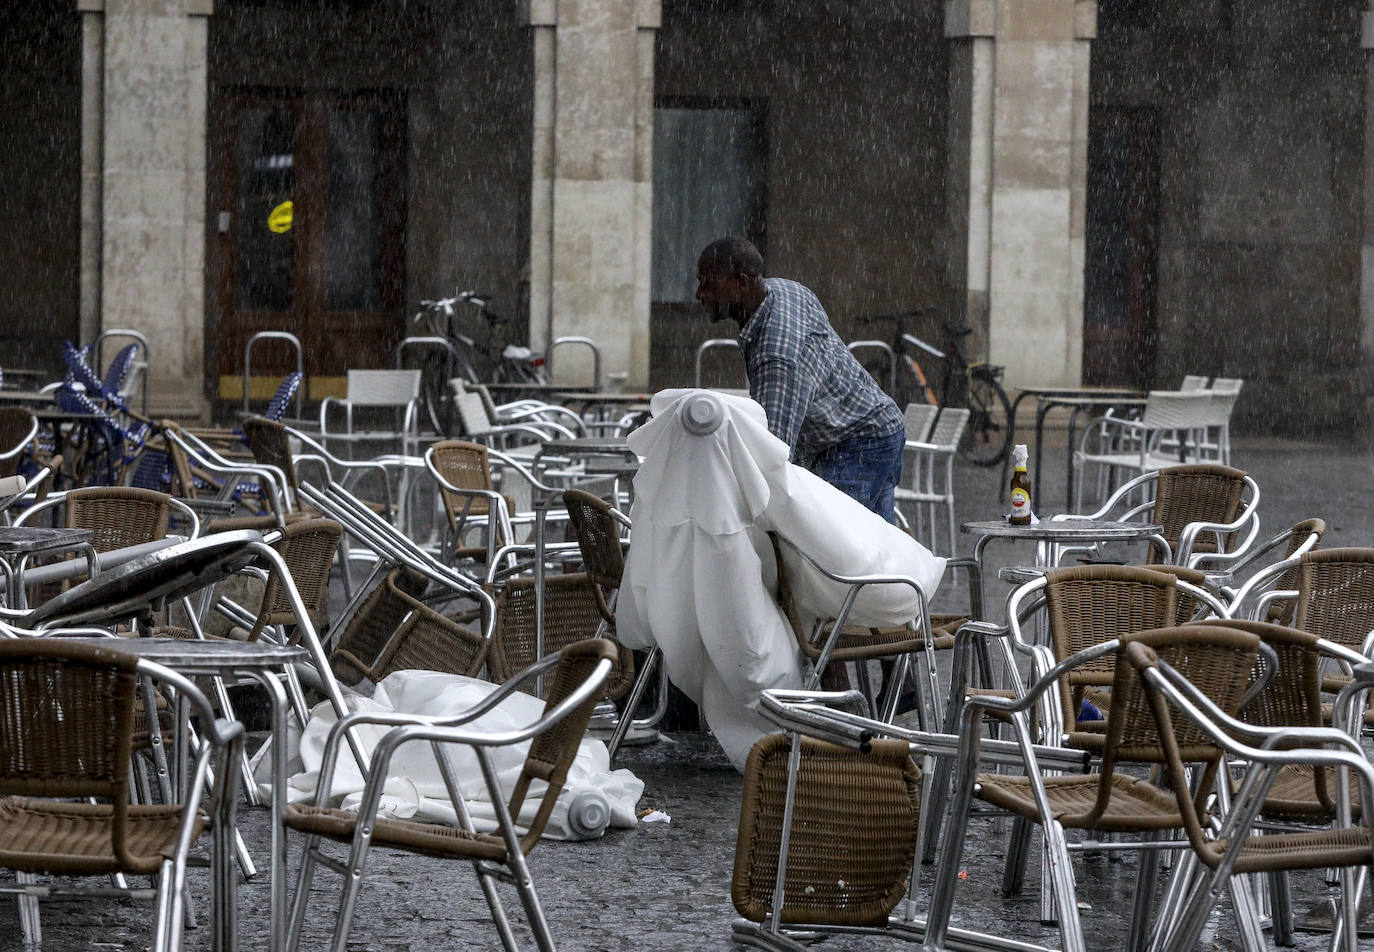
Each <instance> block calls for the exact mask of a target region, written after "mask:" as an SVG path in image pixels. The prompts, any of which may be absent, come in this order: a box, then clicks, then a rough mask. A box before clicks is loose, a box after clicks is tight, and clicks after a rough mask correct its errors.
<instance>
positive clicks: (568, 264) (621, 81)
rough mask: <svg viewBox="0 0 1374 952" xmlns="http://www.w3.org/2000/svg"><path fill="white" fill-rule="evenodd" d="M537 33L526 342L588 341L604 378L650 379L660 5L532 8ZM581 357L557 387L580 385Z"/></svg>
mask: <svg viewBox="0 0 1374 952" xmlns="http://www.w3.org/2000/svg"><path fill="white" fill-rule="evenodd" d="M526 15H527V17H528V21H529V23H530V26H531V27H532V28H533V33H534V37H533V40H534V44H533V56H534V136H533V150H534V156H533V159H534V161H533V166H534V172H533V183H532V186H533V187H532V193H531V203H530V205H531V207H530V219H531V220H530V340H531V344H532V346H534V347H536V348H540V347H545V346H547V343H548V342H549V341H551V340H553V339H555V338H558V337H566V336H585V337H591V338H593V339H594V340H595V341H596V342H597V344H598V345H599V346H600V348H601V353H602V372H603V373H608V372H616V371H624V372H628V373H629V379H630V383H631V385H632V386H644V385H645V384H647V381H648V375H649V276H650V270H649V252H650V247H651V244H650V239H651V234H650V227H651V221H650V215H651V211H652V207H653V206H652V193H651V187H652V181H653V169H652V161H653V90H654V38H655V34H656V31H657V30H658V26H659V16H660V7H659V0H577V2H573V0H528V5H527V8H526ZM589 361H590V357H589V355H588V354H587V352H586V350H585V348H575V347H565V348H562V349H560V350H558V351H557V358H556V360H555V366H554V374H555V378H556V379H558V380H563V381H572V380H585V379H587V378H588V376H589V370H588V366H589Z"/></svg>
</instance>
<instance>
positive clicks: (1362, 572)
mask: <svg viewBox="0 0 1374 952" xmlns="http://www.w3.org/2000/svg"><path fill="white" fill-rule="evenodd" d="M1297 588H1298V602H1297V606H1296V607H1295V608H1294V612H1293V627H1294V628H1298V629H1300V630H1302V631H1307V632H1311V633H1312V634H1314V635H1317V636H1319V637H1322V638H1326V639H1329V640H1331V641H1334V642H1336V644H1339V645H1344V646H1345V647H1347V648H1353V649H1354V650H1356V651H1359V650H1361V648H1362V647H1363V643H1364V639H1365V636H1367V635H1368V634H1369V633H1370V632H1371V631H1374V549H1365V548H1341V549H1322V550H1321V551H1318V552H1308V553H1307V554H1305V555H1303V556H1302V560H1301V562H1300V563H1299V565H1298V586H1297Z"/></svg>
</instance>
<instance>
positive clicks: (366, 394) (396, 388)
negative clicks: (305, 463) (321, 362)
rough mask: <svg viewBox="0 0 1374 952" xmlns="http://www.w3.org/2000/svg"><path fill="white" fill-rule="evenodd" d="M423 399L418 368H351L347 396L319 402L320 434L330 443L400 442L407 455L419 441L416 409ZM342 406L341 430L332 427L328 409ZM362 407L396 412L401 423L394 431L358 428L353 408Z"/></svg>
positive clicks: (328, 398)
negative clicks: (342, 422) (356, 427)
mask: <svg viewBox="0 0 1374 952" xmlns="http://www.w3.org/2000/svg"><path fill="white" fill-rule="evenodd" d="M419 399H420V371H418V370H350V371H349V372H348V396H347V397H345V398H344V399H342V400H340V399H338V398H337V397H325V398H324V399H323V400H322V401H320V436H321V437H322V438H324V441H325V442H326V443H327V442H328V441H329V440H340V441H346V442H348V443H357V442H361V441H364V440H380V441H391V442H392V443H393V445H395V444H399V450H400V452H401V453H403V454H406V455H411V456H413V455H415V453H414V446H415V444H416V443H417V442H418V440H419V436H420V433H419V414H418V413H417V412H416V408H417V405H418V401H419ZM331 406H335V407H342V408H343V410H344V429H343V431H342V432H339V431H338V430H335V431H333V432H330V429H329V408H330V407H331ZM360 407H374V408H386V407H390V408H392V409H393V410H394V411H396V415H397V419H398V420H399V421H400V424H399V426H398V427H397V428H395V429H393V430H382V431H355V430H354V429H353V411H354V410H355V409H357V408H360Z"/></svg>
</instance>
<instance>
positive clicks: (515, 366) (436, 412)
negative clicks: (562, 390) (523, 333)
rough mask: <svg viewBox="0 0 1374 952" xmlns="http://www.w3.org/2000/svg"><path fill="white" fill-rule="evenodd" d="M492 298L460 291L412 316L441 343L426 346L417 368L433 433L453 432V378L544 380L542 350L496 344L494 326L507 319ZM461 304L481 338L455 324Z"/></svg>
mask: <svg viewBox="0 0 1374 952" xmlns="http://www.w3.org/2000/svg"><path fill="white" fill-rule="evenodd" d="M490 299H491V296H490V295H489V294H485V293H483V292H481V291H460V292H458V294H456V295H454V296H453V297H451V298H440V299H439V300H437V301H421V302H420V305H419V310H418V311H416V313H415V314H414V316H413V317H412V318H411V321H412V323H413V324H416V325H418V326H419V327H420V328H421V329H422V330H425V331H427V332H428V336H429V337H431V338H433V339H434V340H435V341H438V342H442V344H443V347H442V349H435V348H431V349H430V350H429V352H428V353H427V354H426V356H425V358H424V362H423V365H422V367H421V368H420V370H421V376H420V397H421V400H422V401H423V403H424V407H423V409H424V411H425V412H426V413H427V415H428V417H429V421H430V423H431V425H433V427H434V430H435V432H436V433H443V434H445V435H447V434H449V433H450V432H452V427H453V421H454V416H455V408H454V405H453V391H452V389H451V388H450V386H449V381H450V380H452V379H454V378H455V377H457V378H459V379H462V380H464V381H466V382H467V383H470V384H479V383H486V382H488V381H492V382H496V383H532V384H544V383H547V382H548V379H547V376H546V374H545V372H544V355H543V354H537V353H534V352H532V351H531V350H530V349H529V348H528V347H523V346H520V345H517V344H505V345H502V344H501V343H500V341H499V339H498V335H497V333H496V328H497V326H498V325H501V324H505V323H508V319H507V318H506V317H504V316H502V315H500V314H497V313H495V312H494V311H492V310H491V309H490V307H489V306H488V303H489V301H490ZM464 304H466V305H470V306H472V307H473V308H474V309H475V310H476V312H477V316H478V318H479V319H480V322H481V324H483V325H484V326H485V333H484V335H483V339H482V340H478V339H476V338H474V337H471V336H469V335H467V334H465V333H463V332H462V330H460V329H459V324H458V316H457V314H456V307H457V306H458V305H464ZM398 360H399V357H398Z"/></svg>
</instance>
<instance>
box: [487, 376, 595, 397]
mask: <svg viewBox="0 0 1374 952" xmlns="http://www.w3.org/2000/svg"><path fill="white" fill-rule="evenodd" d="M482 386H484V387H486V388H487V389H488V390H494V391H496V392H498V393H511V392H517V393H518V392H523V391H526V390H528V391H529V392H531V393H549V394H555V395H556V394H557V393H558V392H559V391H567V392H569V393H576V394H577V395H578V396H581V395H583V394H585V393H590V392H592V391H593V390H595V389H596V388H595V387H593V386H592V385H591V384H587V385H585V386H579V385H577V384H571V383H521V382H520V381H518V380H507V381H503V382H501V383H488V384H483V385H482Z"/></svg>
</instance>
